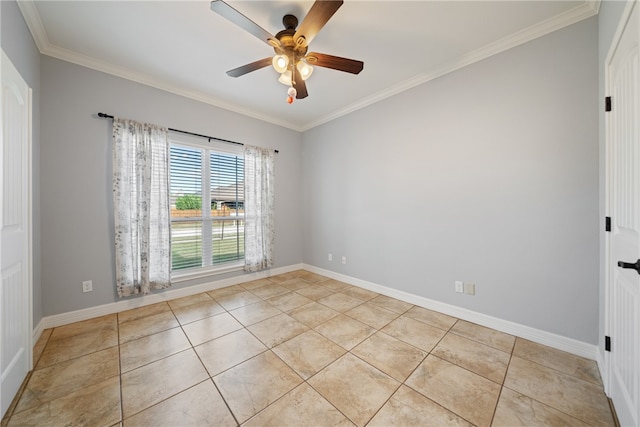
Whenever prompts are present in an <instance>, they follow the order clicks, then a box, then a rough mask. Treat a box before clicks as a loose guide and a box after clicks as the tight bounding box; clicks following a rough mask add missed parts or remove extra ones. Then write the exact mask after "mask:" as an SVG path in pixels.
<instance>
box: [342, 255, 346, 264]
mask: <svg viewBox="0 0 640 427" xmlns="http://www.w3.org/2000/svg"><path fill="white" fill-rule="evenodd" d="M342 263H343V264H346V263H347V257H346V256H343V257H342Z"/></svg>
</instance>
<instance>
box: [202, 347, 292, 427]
mask: <svg viewBox="0 0 640 427" xmlns="http://www.w3.org/2000/svg"><path fill="white" fill-rule="evenodd" d="M213 380H214V382H215V383H216V385H217V386H218V389H219V390H220V393H221V394H222V396H223V397H224V399H225V400H226V402H227V403H228V404H229V407H230V408H231V411H232V412H233V414H234V415H235V417H236V419H237V420H238V422H240V423H243V422H245V421H246V420H248V419H249V418H251V417H252V416H254V415H255V414H257V413H258V412H260V411H261V410H263V409H264V408H266V407H267V406H269V405H270V404H271V403H273V402H275V401H276V400H278V399H279V398H280V397H281V396H283V395H284V394H286V393H288V392H289V391H290V390H292V389H293V388H295V387H296V386H297V385H298V384H300V383H301V382H302V378H300V377H299V376H298V375H297V374H296V373H295V372H294V371H293V370H291V368H289V367H288V366H287V365H286V364H285V363H284V362H283V361H282V360H280V359H279V358H278V357H277V356H276V355H275V354H273V353H272V352H270V351H267V352H265V353H262V354H260V355H258V356H256V357H254V358H252V359H249V360H247V361H246V362H243V363H241V364H240V365H238V366H235V367H234V368H231V369H229V370H227V371H225V372H223V373H221V374H219V375H216V376H215V377H214V378H213Z"/></svg>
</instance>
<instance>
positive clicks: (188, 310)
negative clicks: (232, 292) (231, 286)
mask: <svg viewBox="0 0 640 427" xmlns="http://www.w3.org/2000/svg"><path fill="white" fill-rule="evenodd" d="M200 295H202V294H200ZM224 311H225V310H224V308H222V306H221V305H220V304H218V303H217V302H215V301H214V300H213V298H209V301H204V302H200V303H196V304H192V305H187V306H182V307H178V308H174V309H173V314H175V316H176V318H177V319H178V322H180V324H181V325H186V324H187V323H191V322H195V321H196V320H201V319H204V318H205V317H211V316H215V315H216V314H220V313H224Z"/></svg>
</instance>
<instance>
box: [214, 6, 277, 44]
mask: <svg viewBox="0 0 640 427" xmlns="http://www.w3.org/2000/svg"><path fill="white" fill-rule="evenodd" d="M211 10H212V11H214V12H215V13H217V14H218V15H220V16H222V17H223V18H225V19H227V20H228V21H231V22H233V23H234V24H236V25H237V26H238V27H240V28H242V29H243V30H245V31H247V32H249V33H251V34H253V35H254V36H256V37H257V38H259V39H260V40H262V41H263V42H265V43H267V44H268V45H270V46H273V47H276V46H280V41H279V40H278V39H276V38H275V37H274V36H273V35H272V34H271V33H269V32H268V31H267V30H265V29H264V28H262V27H261V26H259V25H258V24H256V23H255V22H253V21H252V20H251V19H249V18H247V17H246V16H244V15H243V14H242V13H240V12H239V11H237V10H236V9H234V8H233V7H231V6H229V5H228V4H227V3H225V2H224V1H223V0H213V1H212V2H211Z"/></svg>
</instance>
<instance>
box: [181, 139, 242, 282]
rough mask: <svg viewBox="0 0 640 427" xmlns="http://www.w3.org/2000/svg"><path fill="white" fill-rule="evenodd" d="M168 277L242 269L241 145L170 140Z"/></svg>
mask: <svg viewBox="0 0 640 427" xmlns="http://www.w3.org/2000/svg"><path fill="white" fill-rule="evenodd" d="M169 180H170V187H169V188H170V206H171V265H172V272H173V273H172V276H175V275H188V274H194V273H195V274H198V273H207V272H211V273H213V272H216V271H218V270H225V269H233V268H234V267H238V268H240V267H241V266H242V265H243V260H244V157H243V154H242V147H241V146H237V147H236V146H233V145H231V146H230V144H224V143H219V144H215V143H214V142H211V143H207V144H206V146H203V145H202V144H197V143H196V142H195V141H191V140H189V139H187V138H186V137H184V138H180V139H173V138H172V139H171V144H170V174H169Z"/></svg>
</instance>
